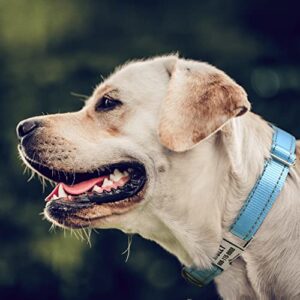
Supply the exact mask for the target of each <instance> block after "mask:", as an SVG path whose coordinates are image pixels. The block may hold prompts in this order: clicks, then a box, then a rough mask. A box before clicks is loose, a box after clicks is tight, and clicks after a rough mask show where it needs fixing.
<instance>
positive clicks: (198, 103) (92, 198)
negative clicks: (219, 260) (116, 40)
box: [17, 55, 300, 300]
mask: <svg viewBox="0 0 300 300" xmlns="http://www.w3.org/2000/svg"><path fill="white" fill-rule="evenodd" d="M249 110H250V103H249V102H248V100H247V95H246V93H245V91H244V89H243V88H242V87H241V86H239V85H238V84H237V83H236V82H235V81H233V80H232V79H231V78H230V77H229V76H227V75H226V74H225V73H224V72H222V71H220V70H218V69H217V68H215V67H213V66H211V65H209V64H207V63H203V62H197V61H192V60H185V59H181V58H178V57H177V56H173V55H170V56H162V57H156V58H153V59H149V60H143V61H135V62H131V63H128V64H125V65H124V66H122V67H121V68H118V69H117V70H116V72H115V73H113V74H112V75H111V76H110V77H109V78H108V79H106V80H105V81H104V82H102V83H101V84H100V85H99V86H98V87H97V88H96V89H95V91H94V93H93V94H92V95H91V96H90V98H89V99H88V100H87V101H86V104H85V106H84V107H83V108H82V109H81V110H80V111H78V112H72V113H64V114H54V115H47V116H38V117H33V118H30V119H27V120H24V121H22V122H21V123H20V124H19V125H18V128H17V131H18V135H19V138H20V146H19V151H20V154H21V156H22V159H23V160H24V162H25V163H26V164H27V165H28V166H29V167H30V168H32V169H33V170H34V171H35V172H37V173H38V174H39V175H41V176H43V177H45V178H47V179H50V180H52V181H54V182H55V183H56V184H57V185H56V187H55V188H54V190H53V192H52V193H51V194H50V195H49V196H48V197H47V198H46V200H47V203H46V207H45V211H44V213H45V216H46V218H47V219H48V220H49V221H50V222H53V223H54V224H56V225H58V226H62V227H67V228H81V227H93V228H118V229H120V230H122V231H124V232H126V233H138V234H140V235H141V236H143V237H145V238H146V239H150V240H153V241H156V242H157V243H159V244H160V245H161V246H162V247H163V248H165V249H166V250H167V251H169V252H170V253H172V254H174V255H175V256H176V257H177V258H178V259H179V261H180V262H181V263H182V264H183V265H185V266H194V267H196V268H200V269H201V268H209V267H210V265H211V261H212V258H213V257H214V256H215V254H216V252H217V251H218V247H219V244H220V243H221V240H222V238H223V237H229V235H230V233H229V226H230V225H231V224H232V222H233V220H234V219H235V217H236V215H237V214H238V212H239V210H240V209H241V207H242V205H243V204H244V202H245V199H246V198H247V196H248V194H249V192H250V191H251V189H252V188H253V186H254V184H255V182H256V180H257V178H258V176H259V175H260V174H261V172H262V170H263V167H264V161H265V159H266V158H268V157H269V156H270V147H271V143H272V128H271V127H270V126H269V125H268V123H267V122H266V121H264V120H263V119H261V118H260V117H259V116H257V115H256V114H254V113H251V112H249ZM298 151H299V145H297V152H298ZM299 170H300V167H299V163H297V164H296V166H295V167H294V168H292V170H291V172H290V174H289V176H288V179H287V181H286V183H285V185H284V188H283V190H282V192H281V193H280V196H279V198H278V199H277V200H276V202H275V204H274V206H273V207H272V210H271V212H270V213H269V214H268V216H267V218H266V219H265V221H264V222H263V224H262V226H261V228H260V230H259V231H258V233H257V234H256V235H255V238H254V240H253V241H252V243H251V244H250V245H249V247H248V248H247V249H246V250H245V251H244V252H243V253H242V255H241V256H240V257H239V258H238V259H236V260H235V261H234V262H233V263H232V266H231V267H230V268H229V269H228V270H226V271H225V272H223V273H222V274H221V275H220V276H218V277H216V283H217V287H218V291H219V293H220V295H221V296H222V297H223V298H224V299H230V300H233V299H273V298H276V299H296V298H297V299H300V252H299V251H298V249H299V247H300V197H299V196H300V193H299V192H300V184H299V183H300V178H299V175H300V174H299ZM230 239H234V237H232V236H230Z"/></svg>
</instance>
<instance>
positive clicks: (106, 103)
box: [96, 97, 122, 111]
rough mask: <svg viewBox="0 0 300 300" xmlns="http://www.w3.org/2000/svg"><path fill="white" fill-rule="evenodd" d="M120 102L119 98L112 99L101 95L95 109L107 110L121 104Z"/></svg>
mask: <svg viewBox="0 0 300 300" xmlns="http://www.w3.org/2000/svg"><path fill="white" fill-rule="evenodd" d="M121 104H122V102H121V101H120V100H116V99H112V98H109V97H103V98H101V99H100V100H99V102H98V103H97V105H96V111H108V110H113V109H114V108H116V107H117V106H119V105H121Z"/></svg>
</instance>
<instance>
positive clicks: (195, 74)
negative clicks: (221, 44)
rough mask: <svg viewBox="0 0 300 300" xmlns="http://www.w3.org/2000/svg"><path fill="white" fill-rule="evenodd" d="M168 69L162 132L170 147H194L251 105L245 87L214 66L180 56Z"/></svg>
mask: <svg viewBox="0 0 300 300" xmlns="http://www.w3.org/2000/svg"><path fill="white" fill-rule="evenodd" d="M168 70H169V71H170V72H171V78H170V82H169V87H168V91H167V95H166V97H165V99H164V100H163V103H162V105H161V110H160V120H159V129H158V133H159V138H160V141H161V143H162V144H163V145H164V146H165V147H167V148H169V149H170V150H173V151H177V152H182V151H186V150H189V149H191V148H192V147H194V146H195V145H197V144H198V143H199V142H200V141H202V140H203V139H205V138H207V137H209V136H210V135H212V134H213V133H215V132H216V131H217V130H219V129H221V128H222V126H223V125H224V124H225V123H226V122H227V121H228V120H230V119H231V118H233V117H238V116H241V115H243V114H244V113H246V112H247V111H248V110H249V109H250V103H249V101H248V100H247V94H246V92H245V91H244V89H243V88H242V87H241V86H239V85H238V84H237V83H236V82H234V81H233V80H232V79H231V78H230V77H229V76H227V75H226V74H225V73H224V72H222V71H220V70H218V69H216V68H215V67H213V66H210V65H208V64H206V63H200V62H195V61H188V60H182V59H177V62H176V63H175V64H174V65H173V66H172V67H170V66H168Z"/></svg>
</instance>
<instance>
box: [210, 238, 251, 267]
mask: <svg viewBox="0 0 300 300" xmlns="http://www.w3.org/2000/svg"><path fill="white" fill-rule="evenodd" d="M251 241H252V239H251V240H249V241H247V242H246V243H245V245H243V246H239V245H236V244H235V243H233V242H231V241H229V240H227V239H225V238H223V240H222V242H221V244H220V246H219V250H218V253H217V254H216V256H215V257H214V259H213V263H214V264H215V265H216V266H218V267H219V268H221V269H222V270H226V269H227V268H229V267H230V265H231V263H232V262H233V261H234V260H235V259H237V258H238V257H239V256H240V255H241V254H242V253H243V252H244V250H245V249H246V248H247V247H248V245H249V244H250V242H251Z"/></svg>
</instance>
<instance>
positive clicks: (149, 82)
mask: <svg viewBox="0 0 300 300" xmlns="http://www.w3.org/2000/svg"><path fill="white" fill-rule="evenodd" d="M163 61H164V60H163V59H162V58H161V59H158V58H156V59H149V60H145V61H133V62H129V63H126V64H125V65H123V66H121V67H119V68H117V69H116V71H115V72H114V73H113V74H112V75H111V76H110V77H109V78H108V79H107V80H105V82H104V83H105V84H107V85H109V86H111V87H114V88H116V89H117V90H118V91H119V92H120V94H123V93H128V95H130V96H133V97H134V96H137V97H140V96H147V98H148V97H150V98H151V95H153V96H154V95H155V96H157V95H162V93H164V92H165V90H166V88H167V85H168V83H169V75H168V72H167V70H166V68H165V65H164V63H163ZM130 96H129V97H130ZM149 100H150V99H149Z"/></svg>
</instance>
